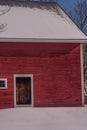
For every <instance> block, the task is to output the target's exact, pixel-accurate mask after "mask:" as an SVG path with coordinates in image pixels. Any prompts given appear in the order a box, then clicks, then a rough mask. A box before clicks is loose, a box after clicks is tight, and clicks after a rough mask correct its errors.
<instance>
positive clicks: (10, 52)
mask: <svg viewBox="0 0 87 130" xmlns="http://www.w3.org/2000/svg"><path fill="white" fill-rule="evenodd" d="M0 48H1V51H0V78H7V80H8V88H7V89H6V90H0V108H9V107H14V79H13V75H14V74H33V77H34V81H33V83H34V93H33V95H34V106H36V107H37V106H38V107H41V106H43V107H50V106H55V107H58V106H81V104H82V101H81V100H82V99H81V70H80V69H81V68H80V44H73V43H71V44H69V43H62V44H61V43H59V44H57V43H51V44H49V43H42V44H41V43H0Z"/></svg>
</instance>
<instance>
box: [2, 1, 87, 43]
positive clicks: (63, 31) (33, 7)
mask: <svg viewBox="0 0 87 130" xmlns="http://www.w3.org/2000/svg"><path fill="white" fill-rule="evenodd" d="M5 39H15V40H19V41H20V40H23V39H24V40H25V41H29V40H30V39H33V41H34V40H35V41H36V40H37V39H38V40H44V41H45V40H50V41H51V40H54V41H57V40H60V41H61V40H62V41H63V40H72V41H73V40H74V41H76V40H80V41H81V40H82V41H85V40H87V36H85V34H84V33H83V32H82V31H81V30H80V29H79V28H78V27H77V26H76V25H75V24H74V23H73V22H72V20H71V19H70V18H69V17H68V16H67V15H66V14H65V13H64V11H63V10H62V9H61V8H60V7H59V6H58V5H57V3H40V2H32V3H28V5H27V6H15V5H14V6H7V5H0V40H2V41H5Z"/></svg>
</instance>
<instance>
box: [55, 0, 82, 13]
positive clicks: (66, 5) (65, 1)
mask: <svg viewBox="0 0 87 130" xmlns="http://www.w3.org/2000/svg"><path fill="white" fill-rule="evenodd" d="M57 1H58V3H59V4H60V5H61V7H62V8H63V9H64V10H66V11H70V10H71V9H72V8H73V7H74V6H75V5H76V3H77V2H78V1H81V0H57Z"/></svg>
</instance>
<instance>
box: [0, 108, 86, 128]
mask: <svg viewBox="0 0 87 130" xmlns="http://www.w3.org/2000/svg"><path fill="white" fill-rule="evenodd" d="M0 130H87V107H82V108H77V107H76V108H28V107H27V108H13V109H4V110H0Z"/></svg>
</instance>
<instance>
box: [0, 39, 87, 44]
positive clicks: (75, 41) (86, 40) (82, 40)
mask: <svg viewBox="0 0 87 130" xmlns="http://www.w3.org/2000/svg"><path fill="white" fill-rule="evenodd" d="M0 42H13V43H14V42H19V43H20V42H27V43H29V42H32V43H47V42H48V43H87V39H37V38H0Z"/></svg>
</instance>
